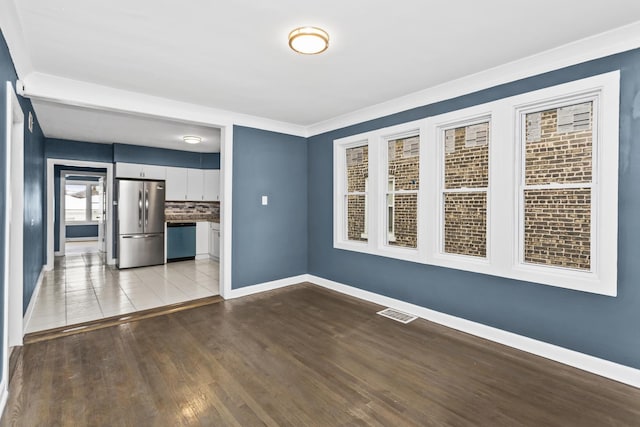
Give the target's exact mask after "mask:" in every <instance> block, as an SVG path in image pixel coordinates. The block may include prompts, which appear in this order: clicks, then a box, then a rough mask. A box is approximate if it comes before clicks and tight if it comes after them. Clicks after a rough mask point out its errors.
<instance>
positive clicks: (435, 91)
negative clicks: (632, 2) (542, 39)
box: [307, 21, 640, 136]
mask: <svg viewBox="0 0 640 427" xmlns="http://www.w3.org/2000/svg"><path fill="white" fill-rule="evenodd" d="M637 47H640V21H639V22H635V23H633V24H629V25H626V26H623V27H619V28H615V29H613V30H610V31H607V32H604V33H600V34H596V35H594V36H591V37H587V38H584V39H581V40H578V41H575V42H572V43H569V44H565V45H562V46H559V47H556V48H554V49H550V50H547V51H544V52H541V53H538V54H535V55H532V56H528V57H526V58H522V59H519V60H516V61H513V62H509V63H507V64H503V65H500V66H497V67H494V68H490V69H488V70H485V71H481V72H479V73H476V74H472V75H469V76H465V77H462V78H459V79H456V80H451V81H449V82H446V83H443V84H441V85H438V86H434V87H431V88H428V89H424V90H421V91H419V92H414V93H412V94H409V95H405V96H402V97H399V98H395V99H392V100H389V101H386V102H382V103H380V104H376V105H372V106H370V107H366V108H363V109H361V110H357V111H353V112H351V113H347V114H344V115H341V116H338V117H334V118H332V119H328V120H325V121H322V122H319V123H315V124H312V125H310V126H308V127H307V135H308V136H314V135H319V134H322V133H325V132H330V131H333V130H336V129H340V128H344V127H347V126H351V125H355V124H358V123H362V122H366V121H369V120H373V119H377V118H380V117H385V116H388V115H391V114H395V113H399V112H402V111H406V110H410V109H412V108H416V107H422V106H424V105H429V104H433V103H435V102H439V101H444V100H447V99H451V98H455V97H457V96H462V95H466V94H469V93H473V92H477V91H479V90H483V89H488V88H490V87H494V86H498V85H501V84H504V83H509V82H513V81H516V80H520V79H523V78H527V77H531V76H535V75H538V74H542V73H546V72H549V71H553V70H558V69H560V68H564V67H568V66H571V65H576V64H580V63H582V62H586V61H590V60H593V59H597V58H602V57H605V56H608V55H613V54H615V53H620V52H625V51H628V50H631V49H635V48H637Z"/></svg>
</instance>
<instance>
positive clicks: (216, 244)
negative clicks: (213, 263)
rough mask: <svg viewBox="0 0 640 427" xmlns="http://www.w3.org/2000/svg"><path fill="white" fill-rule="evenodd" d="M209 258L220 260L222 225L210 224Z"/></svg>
mask: <svg viewBox="0 0 640 427" xmlns="http://www.w3.org/2000/svg"><path fill="white" fill-rule="evenodd" d="M209 256H210V257H211V258H213V259H216V260H218V259H220V224H219V223H217V222H210V223H209Z"/></svg>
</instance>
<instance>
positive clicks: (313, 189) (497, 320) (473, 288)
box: [234, 50, 640, 368]
mask: <svg viewBox="0 0 640 427" xmlns="http://www.w3.org/2000/svg"><path fill="white" fill-rule="evenodd" d="M616 69H620V70H621V99H620V170H619V229H620V230H621V231H622V232H621V233H619V237H618V257H619V260H618V297H616V298H611V297H606V296H601V295H595V294H589V293H584V292H578V291H571V290H565V289H560V288H555V287H550V286H544V285H538V284H533V283H526V282H521V281H516V280H509V279H503V278H498V277H493V276H487V275H482V274H477V273H470V272H464V271H459V270H453V269H447V268H441V267H435V266H429V265H422V264H416V263H411V262H404V261H399V260H394V259H389V258H383V257H377V256H372V255H366V254H362V253H355V252H349V251H343V250H338V249H333V247H332V246H333V237H332V236H333V234H332V231H333V205H332V203H333V202H332V200H333V187H332V185H333V145H332V142H333V140H334V139H336V138H341V137H345V136H349V135H353V134H357V133H360V132H365V131H369V130H373V129H377V128H381V127H385V126H390V125H395V124H399V123H403V122H407V121H411V120H416V119H421V118H424V117H428V116H433V115H436V114H440V113H444V112H448V111H452V110H457V109H461V108H465V107H469V106H473V105H476V104H480V103H484V102H488V101H492V100H496V99H500V98H504V97H507V96H511V95H516V94H520V93H523V92H528V91H532V90H535V89H540V88H544V87H547V86H551V85H555V84H560V83H564V82H568V81H572V80H576V79H580V78H583V77H588V76H592V75H595V74H600V73H603V72H608V71H613V70H616ZM639 92H640V50H636V51H631V52H627V53H624V54H619V55H614V56H610V57H607V58H603V59H599V60H596V61H591V62H588V63H584V64H580V65H576V66H572V67H568V68H565V69H561V70H558V71H554V72H550V73H546V74H543V75H539V76H535V77H531V78H527V79H524V80H520V81H516V82H513V83H509V84H505V85H501V86H497V87H493V88H490V89H487V90H483V91H479V92H476V93H472V94H469V95H465V96H461V97H458V98H454V99H450V100H447V101H443V102H438V103H435V104H431V105H427V106H424V107H420V108H415V109H412V110H409V111H406V112H403V113H399V114H394V115H391V116H388V117H383V118H380V119H376V120H372V121H368V122H366V123H361V124H358V125H354V126H350V127H347V128H344V129H340V130H336V131H332V132H329V133H325V134H322V135H318V136H314V137H312V138H310V139H309V146H308V149H309V157H308V158H309V188H308V194H309V207H308V212H309V242H310V245H309V272H310V273H311V274H315V275H317V276H321V277H324V278H327V279H331V280H335V281H338V282H342V283H346V284H349V285H352V286H356V287H358V288H361V289H365V290H367V291H371V292H375V293H378V294H381V295H386V296H389V297H393V298H397V299H400V300H403V301H407V302H410V303H414V304H417V305H420V306H424V307H428V308H431V309H434V310H437V311H441V312H444V313H448V314H451V315H454V316H458V317H462V318H464V319H469V320H472V321H475V322H479V323H483V324H486V325H490V326H494V327H497V328H500V329H503V330H507V331H511V332H514V333H517V334H521V335H524V336H527V337H531V338H534V339H537V340H541V341H545V342H548V343H552V344H556V345H559V346H562V347H566V348H569V349H572V350H576V351H579V352H583V353H586V354H590V355H593V356H596V357H600V358H603V359H607V360H611V361H613V362H617V363H621V364H624V365H628V366H631V367H634V368H640V334H639V333H638V327H639V325H640V263H638V259H640V246H638V242H639V241H640V225H639V222H638V217H639V212H640V193H639V189H640V186H639V184H638V183H640V168H639V166H640V150H639V149H638V147H639V146H640V119H639V118H638V117H636V118H634V117H633V116H632V110H633V102H634V97H635V96H636V94H638V93H639ZM639 99H640V98H639ZM637 108H638V111H640V105H638V106H637ZM638 115H640V113H639V114H638ZM235 173H236V172H235V170H234V175H235ZM234 184H235V181H234ZM237 193H238V191H237V190H236V189H235V188H234V197H236V196H235V195H236V194H237ZM234 208H235V204H234ZM234 215H235V213H234ZM234 219H235V216H234ZM234 244H235V241H234ZM234 255H235V253H234Z"/></svg>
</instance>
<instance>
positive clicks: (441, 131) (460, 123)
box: [436, 113, 494, 264]
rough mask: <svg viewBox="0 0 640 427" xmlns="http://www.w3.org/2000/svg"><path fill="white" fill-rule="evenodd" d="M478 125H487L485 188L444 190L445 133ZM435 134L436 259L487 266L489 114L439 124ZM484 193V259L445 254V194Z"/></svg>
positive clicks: (489, 240) (490, 170)
mask: <svg viewBox="0 0 640 427" xmlns="http://www.w3.org/2000/svg"><path fill="white" fill-rule="evenodd" d="M480 123H488V124H489V141H488V146H489V160H488V162H489V176H488V182H487V187H486V188H484V189H481V188H480V187H473V188H472V187H469V188H467V187H463V188H460V189H446V188H445V159H446V153H445V151H446V150H445V133H446V131H448V130H450V129H458V128H461V127H466V126H472V125H476V124H480ZM436 129H437V130H436V132H437V135H438V137H437V139H436V141H437V148H436V150H437V153H438V164H437V165H436V170H437V171H438V213H437V214H438V217H437V221H438V240H437V242H438V253H437V257H438V258H441V259H443V260H444V259H450V260H452V261H453V262H456V261H459V262H474V263H480V264H487V262H488V259H489V253H490V250H491V239H490V235H491V233H490V229H491V209H490V203H489V201H490V196H491V172H492V167H491V163H492V161H491V160H492V156H491V149H492V139H493V132H494V129H493V122H492V120H491V113H480V114H478V113H476V114H474V115H473V116H472V117H466V118H464V119H462V120H454V121H450V122H440V123H439V124H438V125H437V127H436ZM466 192H469V193H480V192H482V193H486V195H487V216H486V224H487V229H486V232H485V239H486V240H485V248H486V252H485V256H484V257H477V256H471V255H463V254H454V253H448V252H445V250H444V247H445V241H444V225H445V224H444V222H445V221H444V220H445V218H444V210H445V209H444V208H445V206H444V199H445V194H446V193H466Z"/></svg>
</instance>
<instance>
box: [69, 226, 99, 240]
mask: <svg viewBox="0 0 640 427" xmlns="http://www.w3.org/2000/svg"><path fill="white" fill-rule="evenodd" d="M64 228H65V234H66V236H67V237H68V238H70V239H76V238H79V237H98V224H83V225H67V226H65V227H64Z"/></svg>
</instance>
